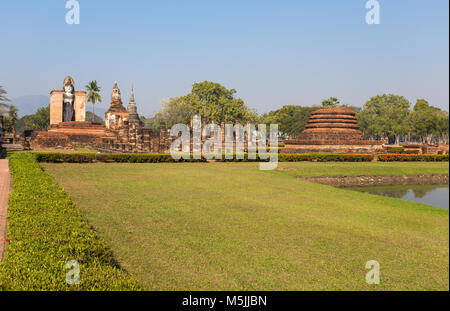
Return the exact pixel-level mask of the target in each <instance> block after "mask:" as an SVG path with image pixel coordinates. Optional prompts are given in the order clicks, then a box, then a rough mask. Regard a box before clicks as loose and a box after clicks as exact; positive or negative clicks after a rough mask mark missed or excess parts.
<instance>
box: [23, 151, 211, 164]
mask: <svg viewBox="0 0 450 311" xmlns="http://www.w3.org/2000/svg"><path fill="white" fill-rule="evenodd" d="M32 154H33V155H34V156H35V157H36V160H37V161H38V162H51V163H59V162H61V163H62V162H67V163H92V162H119V163H160V162H205V161H206V159H198V160H195V159H191V160H184V159H180V160H179V161H177V160H175V159H173V158H172V157H171V155H170V154H137V153H58V152H33V153H32Z"/></svg>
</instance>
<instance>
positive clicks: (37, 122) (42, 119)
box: [24, 106, 50, 131]
mask: <svg viewBox="0 0 450 311" xmlns="http://www.w3.org/2000/svg"><path fill="white" fill-rule="evenodd" d="M24 125H25V126H24V127H25V129H27V130H35V131H45V130H47V128H48V127H49V125H50V106H47V107H44V108H39V109H38V110H37V111H36V113H34V114H32V115H28V116H25V117H24Z"/></svg>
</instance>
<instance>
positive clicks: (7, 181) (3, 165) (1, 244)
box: [0, 160, 11, 261]
mask: <svg viewBox="0 0 450 311" xmlns="http://www.w3.org/2000/svg"><path fill="white" fill-rule="evenodd" d="M10 191H11V175H10V174H9V167H8V160H0V261H1V260H2V259H3V255H4V253H5V250H6V249H5V238H6V217H7V215H8V197H9V192H10Z"/></svg>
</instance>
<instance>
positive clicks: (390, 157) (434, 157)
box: [378, 154, 448, 162]
mask: <svg viewBox="0 0 450 311" xmlns="http://www.w3.org/2000/svg"><path fill="white" fill-rule="evenodd" d="M378 161H381V162H392V161H403V162H412V161H422V162H445V161H447V162H448V154H445V155H441V154H439V155H438V154H380V155H378Z"/></svg>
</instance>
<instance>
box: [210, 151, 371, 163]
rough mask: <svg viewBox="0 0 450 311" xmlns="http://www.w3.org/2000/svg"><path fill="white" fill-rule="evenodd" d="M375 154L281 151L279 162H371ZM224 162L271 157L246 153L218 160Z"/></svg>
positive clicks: (250, 160)
mask: <svg viewBox="0 0 450 311" xmlns="http://www.w3.org/2000/svg"><path fill="white" fill-rule="evenodd" d="M373 159H374V156H373V155H371V154H342V153H280V154H279V155H278V161H279V162H302V161H314V162H371V161H373ZM218 161H222V162H255V161H257V162H264V161H269V159H265V160H262V159H260V158H259V155H258V154H257V155H256V160H253V159H248V154H247V153H245V154H244V159H243V160H239V159H236V155H234V159H233V160H231V159H229V160H227V159H223V160H218Z"/></svg>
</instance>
